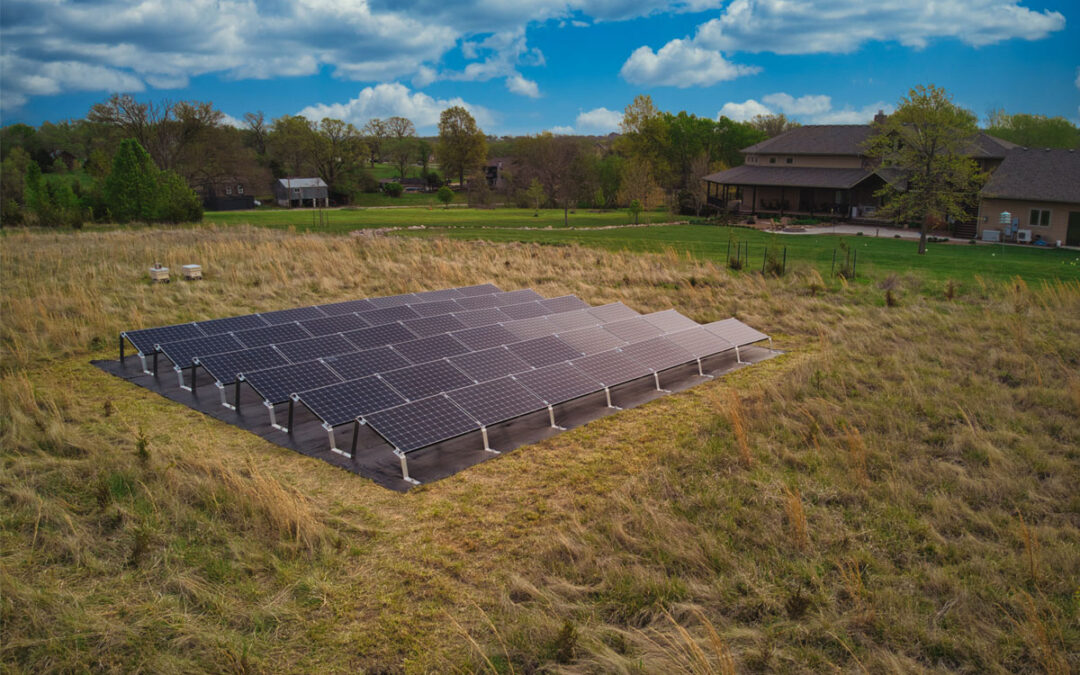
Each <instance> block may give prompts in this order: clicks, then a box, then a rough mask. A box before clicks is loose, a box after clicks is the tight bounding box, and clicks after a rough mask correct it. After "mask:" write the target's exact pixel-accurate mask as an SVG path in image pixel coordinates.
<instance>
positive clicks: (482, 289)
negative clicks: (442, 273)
mask: <svg viewBox="0 0 1080 675" xmlns="http://www.w3.org/2000/svg"><path fill="white" fill-rule="evenodd" d="M457 292H458V293H460V294H461V295H464V296H474V295H490V294H491V293H501V292H502V289H500V288H499V287H498V286H496V285H495V284H477V285H476V286H461V287H460V288H458V289H457Z"/></svg>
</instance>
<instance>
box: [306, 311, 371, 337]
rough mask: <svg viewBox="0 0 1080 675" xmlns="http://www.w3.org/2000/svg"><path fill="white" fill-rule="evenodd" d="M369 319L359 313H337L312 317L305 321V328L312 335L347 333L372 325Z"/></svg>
mask: <svg viewBox="0 0 1080 675" xmlns="http://www.w3.org/2000/svg"><path fill="white" fill-rule="evenodd" d="M370 325H371V324H369V323H368V322H367V320H365V319H362V318H361V317H360V315H359V314H335V315H334V316H328V317H324V318H322V319H312V320H311V321H305V322H304V328H305V329H306V330H307V331H308V332H309V333H311V334H312V335H316V336H317V335H332V334H334V333H347V332H349V331H351V330H359V329H361V328H367V327H368V326H370Z"/></svg>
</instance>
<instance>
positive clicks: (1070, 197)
mask: <svg viewBox="0 0 1080 675" xmlns="http://www.w3.org/2000/svg"><path fill="white" fill-rule="evenodd" d="M976 222H977V224H978V236H979V238H980V239H991V240H997V239H1004V240H1015V241H1021V242H1023V241H1029V242H1031V243H1039V242H1044V243H1046V244H1048V245H1051V246H1055V245H1058V242H1060V243H1061V244H1064V245H1066V246H1080V152H1077V151H1075V150H1056V149H1055V150H1051V149H1044V150H1037V149H1034V148H1031V149H1029V148H1016V149H1013V150H1011V151H1010V152H1009V153H1008V154H1007V155H1006V156H1005V159H1004V161H1002V162H1001V165H1000V166H999V167H997V169H996V170H995V171H994V173H993V174H992V175H991V176H990V180H988V181H987V182H986V185H984V186H983V188H982V190H980V191H979V215H978V219H977V221H976Z"/></svg>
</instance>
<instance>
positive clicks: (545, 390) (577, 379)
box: [514, 363, 602, 405]
mask: <svg viewBox="0 0 1080 675" xmlns="http://www.w3.org/2000/svg"><path fill="white" fill-rule="evenodd" d="M514 379H515V380H517V381H518V382H520V383H521V384H523V385H525V386H526V387H527V388H528V389H529V391H531V392H532V393H534V394H536V395H537V396H539V397H540V398H541V399H543V401H544V402H545V403H548V404H550V405H556V404H558V403H563V402H565V401H570V400H572V399H575V398H579V397H581V396H585V395H587V394H592V393H595V392H597V391H599V390H600V389H601V388H602V385H601V384H600V383H599V382H597V381H596V380H594V379H593V378H591V377H589V376H588V375H586V374H585V373H583V372H581V371H580V370H578V369H577V368H574V367H573V366H572V365H570V364H569V363H555V364H552V365H550V366H546V367H544V368H537V369H536V370H528V371H525V372H524V373H519V374H517V375H514Z"/></svg>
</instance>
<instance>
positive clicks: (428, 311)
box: [409, 300, 464, 316]
mask: <svg viewBox="0 0 1080 675" xmlns="http://www.w3.org/2000/svg"><path fill="white" fill-rule="evenodd" d="M409 307H412V309H413V311H414V312H416V313H417V314H419V315H420V316H438V315H440V314H449V313H450V312H460V311H461V310H462V309H464V308H463V307H462V306H461V305H459V304H457V303H456V302H454V301H453V300H439V301H437V302H422V303H420V304H419V305H409Z"/></svg>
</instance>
